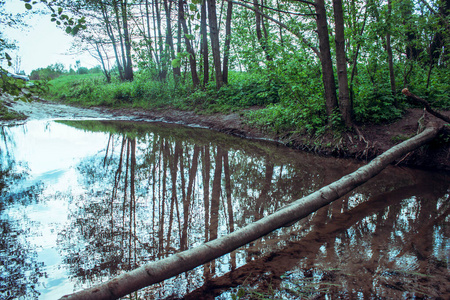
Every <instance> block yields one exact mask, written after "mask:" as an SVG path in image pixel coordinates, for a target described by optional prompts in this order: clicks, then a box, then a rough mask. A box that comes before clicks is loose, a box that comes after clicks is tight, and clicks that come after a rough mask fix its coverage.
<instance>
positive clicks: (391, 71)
mask: <svg viewBox="0 0 450 300" xmlns="http://www.w3.org/2000/svg"><path fill="white" fill-rule="evenodd" d="M391 12H392V4H391V0H388V16H387V20H386V21H387V23H388V31H387V33H386V51H387V55H388V65H389V79H390V81H391V92H392V95H393V96H395V91H396V87H395V74H394V61H393V57H392V47H391ZM394 104H395V106H396V107H397V101H395V100H394Z"/></svg>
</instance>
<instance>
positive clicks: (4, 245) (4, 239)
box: [0, 126, 46, 299]
mask: <svg viewBox="0 0 450 300" xmlns="http://www.w3.org/2000/svg"><path fill="white" fill-rule="evenodd" d="M0 135H1V139H0V140H1V144H0V261H1V264H0V274H1V280H0V298H1V299H17V298H30V299H33V298H37V297H38V296H39V292H38V291H37V289H36V288H37V282H38V280H39V278H41V277H43V276H46V274H45V273H44V272H43V271H42V270H41V269H42V266H43V264H42V263H39V262H37V259H36V258H37V253H36V250H35V249H32V248H31V247H30V245H29V244H28V243H27V241H26V239H25V234H26V232H27V227H29V225H30V224H29V220H28V219H27V218H26V216H23V215H20V217H21V220H19V219H18V216H17V215H10V214H8V213H6V212H5V211H6V210H7V209H10V208H12V207H15V206H17V207H23V206H28V205H32V204H35V203H36V202H37V199H38V195H39V194H40V193H41V192H42V186H41V185H40V184H38V183H36V184H27V183H26V180H27V178H28V170H27V168H26V166H23V165H21V164H19V163H17V162H16V161H15V159H14V151H13V149H12V147H10V146H13V145H12V143H13V139H11V134H10V132H9V131H8V127H6V126H4V127H2V128H1V132H0ZM16 212H17V214H20V211H18V210H17V209H16Z"/></svg>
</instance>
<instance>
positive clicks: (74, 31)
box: [72, 26, 80, 35]
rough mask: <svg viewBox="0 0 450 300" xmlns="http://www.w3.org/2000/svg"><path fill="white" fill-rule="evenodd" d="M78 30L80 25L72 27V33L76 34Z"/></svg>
mask: <svg viewBox="0 0 450 300" xmlns="http://www.w3.org/2000/svg"><path fill="white" fill-rule="evenodd" d="M79 30H80V27H79V26H75V27H74V28H73V29H72V35H76V34H77V33H78V31H79Z"/></svg>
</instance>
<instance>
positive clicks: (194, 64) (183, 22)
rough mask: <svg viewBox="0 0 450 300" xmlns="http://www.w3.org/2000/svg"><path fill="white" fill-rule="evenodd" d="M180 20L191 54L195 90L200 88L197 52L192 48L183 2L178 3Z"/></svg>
mask: <svg viewBox="0 0 450 300" xmlns="http://www.w3.org/2000/svg"><path fill="white" fill-rule="evenodd" d="M178 18H179V21H180V22H181V26H182V27H183V32H184V41H185V43H186V51H187V52H188V53H189V64H190V66H191V76H192V84H193V85H194V88H196V87H198V86H199V84H200V80H199V79H198V74H197V61H196V59H195V52H194V49H193V48H192V45H191V41H190V39H189V30H188V27H187V24H186V18H185V17H184V5H183V0H179V1H178Z"/></svg>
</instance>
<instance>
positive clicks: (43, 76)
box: [30, 63, 66, 80]
mask: <svg viewBox="0 0 450 300" xmlns="http://www.w3.org/2000/svg"><path fill="white" fill-rule="evenodd" d="M65 72H66V71H65V70H64V65H63V64H60V63H55V64H53V65H50V66H48V67H46V68H39V69H36V70H33V71H31V74H30V79H31V80H51V79H55V78H57V77H59V76H61V75H63V74H64V73H65Z"/></svg>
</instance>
